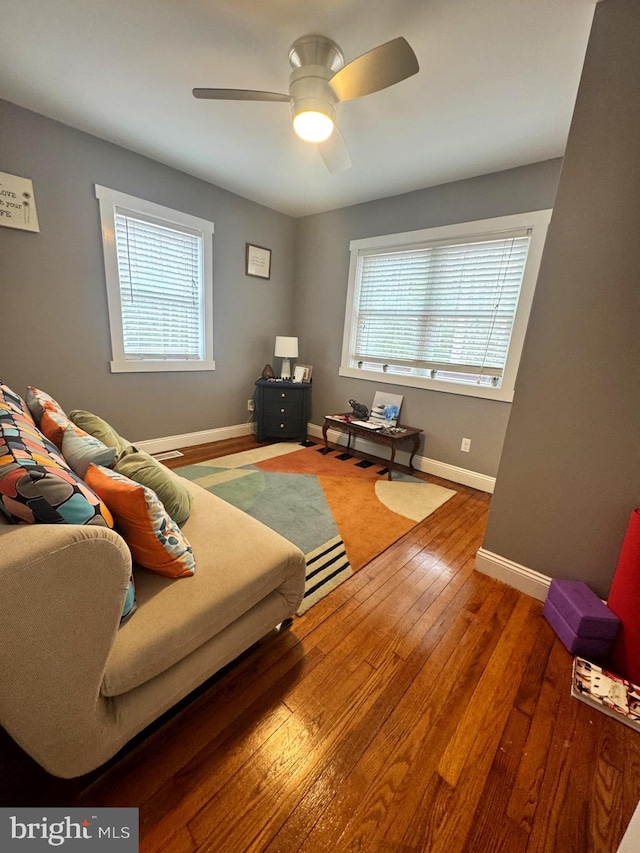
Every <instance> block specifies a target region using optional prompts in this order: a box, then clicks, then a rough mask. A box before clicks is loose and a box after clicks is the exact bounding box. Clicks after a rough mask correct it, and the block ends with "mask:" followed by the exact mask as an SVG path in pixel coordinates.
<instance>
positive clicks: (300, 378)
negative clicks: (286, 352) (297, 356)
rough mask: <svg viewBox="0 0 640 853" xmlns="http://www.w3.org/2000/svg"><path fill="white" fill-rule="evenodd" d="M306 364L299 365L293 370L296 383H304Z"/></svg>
mask: <svg viewBox="0 0 640 853" xmlns="http://www.w3.org/2000/svg"><path fill="white" fill-rule="evenodd" d="M304 371H305V367H304V364H297V365H296V366H295V367H294V368H293V381H294V382H304Z"/></svg>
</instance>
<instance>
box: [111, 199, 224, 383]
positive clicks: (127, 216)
mask: <svg viewBox="0 0 640 853" xmlns="http://www.w3.org/2000/svg"><path fill="white" fill-rule="evenodd" d="M96 196H97V198H98V200H99V202H100V219H101V222H102V240H103V247H104V260H105V273H106V280H107V299H108V305H109V324H110V329H111V347H112V361H111V370H112V372H114V373H120V372H124V371H169V370H213V369H214V368H215V362H214V361H213V346H212V333H213V309H212V277H213V276H212V268H213V259H212V251H213V250H212V237H213V223H212V222H207V221H206V220H204V219H199V218H198V217H195V216H191V215H189V214H186V213H181V212H179V211H177V210H171V209H170V208H168V207H162V206H161V205H158V204H153V203H152V202H148V201H144V200H142V199H138V198H134V197H133V196H129V195H125V194H124V193H119V192H116V191H115V190H110V189H106V188H105V187H101V186H98V185H96Z"/></svg>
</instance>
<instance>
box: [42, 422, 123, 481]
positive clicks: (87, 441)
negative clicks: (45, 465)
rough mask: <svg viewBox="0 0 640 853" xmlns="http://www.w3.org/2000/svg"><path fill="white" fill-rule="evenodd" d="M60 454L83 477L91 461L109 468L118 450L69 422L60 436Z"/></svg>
mask: <svg viewBox="0 0 640 853" xmlns="http://www.w3.org/2000/svg"><path fill="white" fill-rule="evenodd" d="M45 414H46V413H45ZM62 455H63V456H64V458H65V461H66V462H67V464H68V465H69V466H70V467H71V468H72V469H73V470H74V471H75V472H76V474H77V475H78V477H83V478H84V476H85V474H86V473H87V468H88V467H89V465H90V464H91V462H93V464H94V465H104V466H106V467H107V468H110V467H111V466H112V465H113V463H114V462H115V461H116V456H117V455H118V451H117V450H116V448H115V447H107V445H106V444H103V443H102V442H101V441H100V440H99V439H97V438H94V437H93V436H92V435H88V434H87V433H85V432H83V431H82V430H78V427H76V426H75V425H74V424H72V423H71V422H69V425H68V426H67V428H66V429H65V431H64V435H63V437H62Z"/></svg>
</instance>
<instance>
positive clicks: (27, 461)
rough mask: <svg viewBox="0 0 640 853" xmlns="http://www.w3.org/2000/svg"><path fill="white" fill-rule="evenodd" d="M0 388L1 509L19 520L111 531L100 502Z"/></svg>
mask: <svg viewBox="0 0 640 853" xmlns="http://www.w3.org/2000/svg"><path fill="white" fill-rule="evenodd" d="M15 397H16V395H15V394H14V393H13V392H12V391H11V390H10V389H7V388H6V386H0V509H1V510H2V511H3V512H4V513H5V515H7V516H8V518H9V519H10V520H11V521H15V522H20V521H23V522H28V523H34V522H43V523H57V524H99V525H102V526H105V527H113V519H112V518H111V514H110V512H109V510H108V509H107V508H106V506H105V505H104V504H103V503H102V501H101V500H100V498H98V496H97V495H95V494H94V493H93V492H92V491H91V489H89V488H88V487H87V486H86V485H85V483H83V482H82V480H81V479H80V477H78V476H77V475H76V474H75V473H74V472H73V471H72V470H71V469H70V468H69V466H68V465H67V464H66V462H65V461H64V459H63V457H62V455H61V454H60V452H59V451H58V449H57V448H56V447H55V446H54V445H53V444H52V443H51V442H50V441H48V440H47V439H46V438H45V437H44V436H43V434H42V433H41V432H40V431H39V430H38V428H37V427H36V426H35V424H34V423H33V420H32V418H31V416H30V415H27V414H25V413H24V412H23V411H22V409H21V407H20V406H19V405H18V409H19V411H16V403H15V399H14V398H15Z"/></svg>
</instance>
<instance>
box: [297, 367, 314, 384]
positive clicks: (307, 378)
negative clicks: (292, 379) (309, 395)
mask: <svg viewBox="0 0 640 853" xmlns="http://www.w3.org/2000/svg"><path fill="white" fill-rule="evenodd" d="M300 369H302V371H303V372H302V379H299V380H298V381H299V382H311V373H312V371H313V367H312V366H311V365H310V364H296V370H300Z"/></svg>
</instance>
